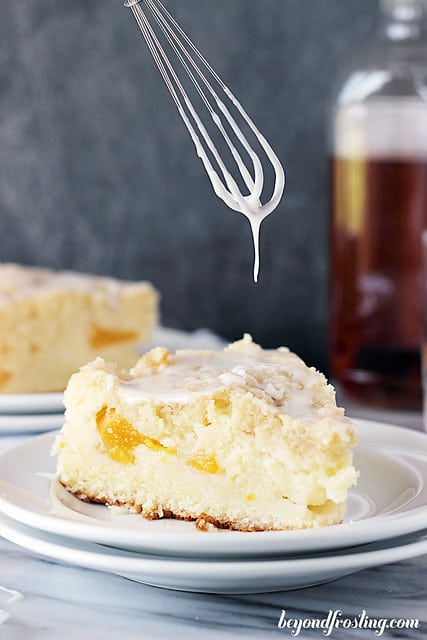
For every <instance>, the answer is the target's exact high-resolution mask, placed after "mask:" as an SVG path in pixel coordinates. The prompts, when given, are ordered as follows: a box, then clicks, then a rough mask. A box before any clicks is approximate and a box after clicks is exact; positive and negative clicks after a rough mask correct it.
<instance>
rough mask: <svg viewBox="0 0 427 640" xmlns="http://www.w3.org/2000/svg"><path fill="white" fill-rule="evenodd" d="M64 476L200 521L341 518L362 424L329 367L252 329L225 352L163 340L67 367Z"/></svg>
mask: <svg viewBox="0 0 427 640" xmlns="http://www.w3.org/2000/svg"><path fill="white" fill-rule="evenodd" d="M65 406H66V414H65V416H66V420H65V424H64V426H63V427H62V430H61V432H60V434H59V435H58V436H57V439H56V443H55V446H54V453H56V454H57V456H58V462H57V472H58V479H59V481H60V482H61V483H62V484H63V485H64V486H65V487H66V488H67V489H68V490H69V491H70V492H71V493H73V494H75V495H76V496H77V497H79V498H80V499H83V500H87V501H93V502H100V503H105V504H107V505H119V506H122V507H124V508H125V509H127V510H129V511H130V512H137V513H141V514H142V515H143V516H145V517H146V518H149V519H157V518H172V517H173V518H180V519H185V520H194V521H196V524H197V526H198V527H199V528H202V529H206V528H210V527H214V526H216V527H227V528H231V529H236V530H244V531H254V530H271V529H273V530H275V529H296V528H297V529H299V528H309V527H320V526H325V525H332V524H336V523H339V522H341V521H342V519H343V514H344V509H345V502H346V497H347V492H348V489H349V488H350V487H351V486H352V485H353V484H354V483H355V481H356V478H357V472H356V470H355V469H354V467H353V464H352V450H351V447H352V446H354V445H355V444H356V442H357V434H356V430H355V427H354V426H353V424H352V423H351V421H350V420H349V419H348V418H346V417H345V416H344V411H343V410H342V409H339V408H337V406H336V403H335V392H334V389H333V388H332V387H331V386H330V385H328V383H327V381H326V379H325V378H324V376H323V375H322V374H320V373H318V372H317V371H316V370H315V369H313V368H309V367H307V366H306V365H305V364H304V362H303V361H302V360H301V359H300V358H299V357H298V356H296V355H295V354H293V353H291V352H290V351H289V350H288V349H286V348H284V347H281V348H279V349H276V350H264V349H262V348H261V347H260V346H259V345H257V344H255V343H254V342H253V341H252V339H251V337H250V336H249V335H246V336H245V337H244V339H243V340H240V341H239V342H236V343H233V344H232V345H230V346H229V347H227V348H226V349H225V350H224V351H191V350H185V351H177V352H176V353H175V354H171V353H170V352H169V351H168V350H167V349H165V348H162V347H158V348H156V349H153V350H152V351H150V352H149V353H148V354H146V355H145V356H143V357H142V358H141V359H140V360H139V362H138V363H137V364H136V366H135V367H134V368H133V369H131V371H130V372H125V371H121V370H120V369H119V368H118V367H117V366H116V365H113V364H107V363H105V362H104V360H102V359H97V360H96V361H95V362H93V363H90V364H88V365H87V366H85V367H83V368H82V369H81V371H80V372H79V373H77V374H75V375H74V376H72V378H71V380H70V382H69V384H68V387H67V389H66V392H65Z"/></svg>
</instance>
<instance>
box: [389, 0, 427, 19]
mask: <svg viewBox="0 0 427 640" xmlns="http://www.w3.org/2000/svg"><path fill="white" fill-rule="evenodd" d="M380 7H381V9H382V11H383V12H384V13H387V14H393V15H395V17H396V18H397V19H398V20H402V21H408V22H409V21H412V20H417V19H418V18H420V17H421V16H422V15H423V14H424V13H426V12H427V0H380Z"/></svg>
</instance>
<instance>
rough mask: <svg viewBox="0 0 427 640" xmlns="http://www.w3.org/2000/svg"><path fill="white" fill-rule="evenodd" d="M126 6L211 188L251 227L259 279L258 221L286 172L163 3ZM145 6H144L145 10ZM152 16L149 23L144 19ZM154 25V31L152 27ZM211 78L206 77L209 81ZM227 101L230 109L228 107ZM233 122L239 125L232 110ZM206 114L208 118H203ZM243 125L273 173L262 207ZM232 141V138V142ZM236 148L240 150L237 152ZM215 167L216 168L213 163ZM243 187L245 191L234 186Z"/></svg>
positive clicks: (257, 170)
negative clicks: (217, 140) (197, 103)
mask: <svg viewBox="0 0 427 640" xmlns="http://www.w3.org/2000/svg"><path fill="white" fill-rule="evenodd" d="M125 6H126V7H129V8H130V9H131V10H132V13H133V15H134V17H135V19H136V21H137V23H138V26H139V28H140V30H141V32H142V34H143V36H144V38H145V41H146V43H147V45H148V48H149V50H150V52H151V55H152V56H153V59H154V62H155V63H156V65H157V67H158V69H159V71H160V73H161V76H162V78H163V80H164V82H165V84H166V86H167V88H168V90H169V92H170V94H171V96H172V99H173V101H174V103H175V105H176V107H177V109H178V111H179V114H180V116H181V118H182V120H183V121H184V123H185V126H186V127H187V129H188V131H189V133H190V136H191V138H192V140H193V142H194V145H195V147H196V151H197V154H198V156H199V157H200V159H201V161H202V162H203V165H204V167H205V169H206V172H207V174H208V176H209V179H210V181H211V183H212V187H213V189H214V192H215V193H216V195H217V196H218V197H219V198H220V199H221V200H223V202H225V204H226V205H227V206H228V207H229V208H230V209H232V210H234V211H238V212H239V213H242V214H243V215H245V216H246V217H247V218H248V220H249V222H250V225H251V229H252V235H253V240H254V251H255V257H254V280H255V282H257V281H258V273H259V232H260V226H261V223H262V221H263V220H264V219H265V218H266V217H267V216H268V215H269V214H270V213H272V212H273V211H274V210H275V209H276V208H277V206H278V205H279V203H280V200H281V198H282V195H283V191H284V188H285V173H284V170H283V167H282V165H281V163H280V161H279V159H278V157H277V155H276V154H275V153H274V151H273V149H272V148H271V146H270V144H269V143H268V141H267V140H266V138H265V137H264V136H263V135H262V134H261V133H260V132H259V130H258V129H257V127H256V126H255V124H254V123H253V121H252V120H251V118H250V117H249V116H248V115H247V113H246V111H245V110H244V109H243V107H242V105H241V104H240V102H239V101H238V100H237V99H236V98H235V96H234V95H233V93H232V92H231V91H230V89H229V88H228V87H227V86H226V85H225V83H224V82H223V81H222V80H221V78H220V77H219V76H218V74H217V73H216V72H215V71H214V69H213V68H212V67H211V65H210V64H209V62H208V61H207V60H206V58H205V57H204V56H203V55H202V54H201V53H200V51H199V50H198V49H197V47H196V46H195V45H194V44H193V42H192V41H191V40H190V38H189V37H188V36H187V35H186V33H185V32H184V31H183V29H182V28H181V27H180V26H179V24H178V23H177V21H176V20H175V19H174V18H173V16H172V15H171V13H170V12H169V11H168V10H167V9H166V7H165V6H164V4H163V3H162V2H161V0H126V2H125ZM143 7H144V8H143ZM148 15H149V16H150V17H151V20H150V19H149V18H148ZM153 24H155V25H156V28H154V27H153ZM157 32H159V33H160V34H162V35H161V38H162V40H163V41H164V42H165V43H167V45H168V46H170V48H171V49H172V52H173V54H175V56H176V58H174V60H175V64H172V62H171V58H170V57H169V56H168V55H167V54H166V51H165V48H164V46H163V45H162V43H161V41H160V39H159V37H158V35H157ZM177 66H178V68H179V69H180V72H181V73H182V71H184V72H185V74H187V76H188V78H189V79H190V81H191V84H190V86H192V87H194V88H195V90H196V92H197V94H198V96H199V97H200V99H201V101H202V104H203V106H204V107H205V108H206V109H207V112H208V114H209V116H210V118H211V120H212V121H213V123H214V131H217V132H219V134H220V135H221V137H222V140H223V141H222V143H221V144H222V145H224V141H225V145H226V147H224V148H225V149H226V148H227V147H228V151H229V152H231V156H230V160H233V159H234V171H236V169H237V171H238V173H239V174H240V177H239V178H238V180H236V179H235V178H234V177H233V175H232V172H231V171H229V169H228V168H227V161H226V160H225V159H224V158H223V156H222V155H221V153H220V152H219V151H218V148H217V145H215V144H214V142H213V139H212V137H211V135H210V133H209V131H208V127H207V126H206V125H205V124H204V122H203V118H202V117H201V116H200V115H199V113H198V112H197V110H196V108H195V107H194V105H193V102H192V100H190V97H189V94H188V92H187V90H186V88H185V87H184V82H183V81H182V80H181V77H180V72H178V71H177ZM208 78H209V79H208ZM213 84H216V86H217V87H219V90H220V93H221V92H222V95H223V98H224V99H221V98H220V97H219V95H218V93H217V92H216V91H215V89H214V87H213ZM226 102H227V103H228V106H227V104H226ZM230 109H231V110H233V111H234V113H235V116H237V118H239V117H240V119H241V124H240V125H239V124H238V122H237V119H236V117H235V116H233V115H232V113H231V110H230ZM205 115H206V114H205ZM242 125H243V126H245V127H246V130H247V131H249V132H251V135H252V134H253V136H254V137H255V139H256V140H257V141H258V144H259V146H260V148H261V149H262V150H263V151H264V154H265V157H266V158H267V160H268V161H269V162H270V164H271V166H272V168H273V172H274V187H273V188H272V195H271V197H270V199H269V200H267V201H266V202H265V203H264V204H262V202H261V198H262V196H263V190H264V188H265V177H264V170H263V165H262V162H261V158H260V155H259V154H258V153H257V152H256V151H255V150H254V149H253V148H252V146H251V144H250V143H249V141H248V138H247V136H246V135H245V134H244V133H243V131H242ZM233 138H234V139H233ZM239 149H240V150H239ZM242 150H244V152H245V154H246V158H247V159H249V168H248V167H247V166H246V164H245V162H244V161H243V159H242ZM213 163H215V165H216V166H215V167H214V164H213ZM238 181H239V182H240V183H241V184H242V183H244V185H245V187H244V189H241V188H240V187H239V185H238Z"/></svg>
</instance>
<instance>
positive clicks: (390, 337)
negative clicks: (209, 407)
mask: <svg viewBox="0 0 427 640" xmlns="http://www.w3.org/2000/svg"><path fill="white" fill-rule="evenodd" d="M380 6H381V10H382V23H381V28H380V32H379V33H378V34H377V36H376V41H375V45H374V47H373V48H371V49H370V50H369V51H367V53H366V54H365V56H364V60H360V62H359V64H358V65H357V66H356V67H354V68H353V70H352V71H351V72H350V73H349V74H348V75H347V78H346V80H345V82H344V83H343V84H342V86H341V90H340V91H339V94H338V97H337V99H336V102H335V105H334V113H333V127H332V169H331V170H332V195H331V197H332V223H331V265H330V307H331V308H330V360H331V370H332V375H333V377H334V379H335V382H336V383H337V384H338V386H339V387H340V388H341V389H342V390H343V391H344V394H345V395H346V396H347V397H348V398H351V399H353V400H356V401H358V402H359V403H361V404H364V405H366V406H376V407H382V408H400V409H421V407H422V392H421V363H420V340H421V316H422V314H421V305H422V297H423V296H422V283H421V280H422V278H421V273H422V267H421V265H422V258H421V256H422V253H421V234H422V230H423V228H424V227H427V0H380Z"/></svg>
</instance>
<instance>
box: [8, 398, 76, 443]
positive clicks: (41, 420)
mask: <svg viewBox="0 0 427 640" xmlns="http://www.w3.org/2000/svg"><path fill="white" fill-rule="evenodd" d="M63 422H64V405H63V394H62V393H16V394H4V393H2V394H0V435H11V434H14V435H17V434H23V433H40V432H42V431H49V430H52V429H59V428H60V426H61V425H62V423H63Z"/></svg>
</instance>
